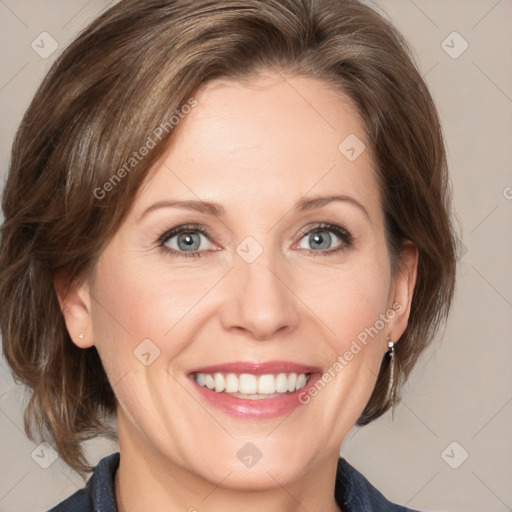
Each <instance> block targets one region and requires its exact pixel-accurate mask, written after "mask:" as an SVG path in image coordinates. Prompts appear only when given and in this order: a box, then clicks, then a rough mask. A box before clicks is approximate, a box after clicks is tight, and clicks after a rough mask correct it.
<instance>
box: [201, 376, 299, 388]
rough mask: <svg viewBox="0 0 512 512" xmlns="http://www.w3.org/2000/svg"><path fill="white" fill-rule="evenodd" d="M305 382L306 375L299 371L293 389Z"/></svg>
mask: <svg viewBox="0 0 512 512" xmlns="http://www.w3.org/2000/svg"><path fill="white" fill-rule="evenodd" d="M306 382H307V380H306V376H305V375H304V374H303V373H301V374H300V375H298V376H297V384H295V389H301V388H303V387H304V386H305V385H306ZM206 385H208V384H206Z"/></svg>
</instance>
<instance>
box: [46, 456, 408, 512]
mask: <svg viewBox="0 0 512 512" xmlns="http://www.w3.org/2000/svg"><path fill="white" fill-rule="evenodd" d="M118 466H119V452H115V453H112V454H111V455H108V456H107V457H104V458H103V459H101V460H100V461H99V463H98V465H97V466H96V468H95V469H94V471H93V474H92V476H91V478H89V480H88V481H87V484H86V486H85V487H84V488H83V489H80V490H79V491H77V492H75V494H73V495H72V496H70V497H69V498H68V499H66V500H64V501H63V502H62V503H59V504H58V505H57V506H55V507H53V508H52V509H51V510H50V511H49V512H117V507H116V499H115V490H114V478H115V476H116V471H117V467H118ZM334 497H335V499H336V503H337V504H338V505H339V506H340V508H341V510H343V512H417V511H414V510H412V509H410V508H406V507H401V506H400V505H394V504H393V503H390V502H389V501H388V500H387V499H386V498H385V497H384V496H383V495H382V494H381V493H380V492H379V491H378V490H377V489H375V487H373V486H372V485H371V484H370V482H368V480H366V478H365V477H364V476H363V475H362V474H361V473H359V471H357V470H356V469H354V468H353V467H352V466H351V465H350V464H349V463H348V462H347V461H346V460H345V459H343V458H340V459H339V460H338V469H337V473H336V486H335V490H334Z"/></svg>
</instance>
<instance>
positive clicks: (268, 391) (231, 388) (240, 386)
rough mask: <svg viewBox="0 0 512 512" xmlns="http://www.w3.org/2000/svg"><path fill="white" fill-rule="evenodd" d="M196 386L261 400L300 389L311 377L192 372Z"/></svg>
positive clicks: (306, 375)
mask: <svg viewBox="0 0 512 512" xmlns="http://www.w3.org/2000/svg"><path fill="white" fill-rule="evenodd" d="M191 377H192V379H193V380H194V381H195V382H196V384H197V385H198V386H201V387H204V388H207V389H209V390H211V391H213V392H215V393H221V394H224V395H226V394H227V395H230V396H232V397H234V398H242V399H248V400H263V399H268V398H276V397H281V396H285V395H289V394H291V393H295V392H297V391H300V390H301V389H302V388H304V387H305V386H306V384H307V383H308V382H309V380H310V378H311V373H295V372H290V373H277V374H272V373H268V374H258V375H256V374H252V373H222V372H215V373H199V372H196V373H192V374H191Z"/></svg>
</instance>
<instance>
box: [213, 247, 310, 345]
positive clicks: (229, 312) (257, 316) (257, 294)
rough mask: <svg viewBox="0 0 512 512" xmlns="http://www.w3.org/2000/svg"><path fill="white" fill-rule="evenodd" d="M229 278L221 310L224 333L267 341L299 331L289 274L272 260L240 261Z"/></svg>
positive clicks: (264, 258) (263, 257) (261, 258)
mask: <svg viewBox="0 0 512 512" xmlns="http://www.w3.org/2000/svg"><path fill="white" fill-rule="evenodd" d="M264 254H265V253H264ZM226 277H227V278H228V279H227V282H225V283H224V293H225V295H224V300H223V304H222V306H221V308H220V318H221V323H222V326H223V327H224V329H226V330H228V331H232V332H237V331H238V332H239V333H245V335H247V336H250V337H251V338H253V339H255V340H258V341H264V340H268V339H270V338H272V337H275V336H276V335H278V334H281V335H282V334H284V333H290V332H292V331H293V330H295V329H296V328H297V325H298V323H299V319H300V315H299V312H298V309H297V297H296V296H295V295H294V293H293V291H292V289H291V288H290V287H289V284H288V281H289V279H287V272H285V270H284V269H283V268H281V269H279V268H278V267H277V266H276V264H275V262H272V261H271V259H270V258H268V257H265V256H264V255H262V256H260V257H259V258H258V259H257V260H256V261H255V262H253V263H247V262H245V261H244V260H242V259H238V261H236V263H235V268H234V269H233V270H232V271H231V272H229V274H228V276H226Z"/></svg>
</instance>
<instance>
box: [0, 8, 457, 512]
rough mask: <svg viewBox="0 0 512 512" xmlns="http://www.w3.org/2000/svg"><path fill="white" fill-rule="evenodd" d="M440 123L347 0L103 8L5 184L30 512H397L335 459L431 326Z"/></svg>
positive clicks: (5, 252) (449, 253)
mask: <svg viewBox="0 0 512 512" xmlns="http://www.w3.org/2000/svg"><path fill="white" fill-rule="evenodd" d="M449 201H450V197H449V193H448V177H447V171H446V160H445V152H444V146H443V140H442V136H441V130H440V126H439V121H438V117H437V114H436V110H435V107H434V105H433V102H432V99H431V97H430V95H429V92H428V90H427V88H426V85H425V83H424V82H423V80H422V78H421V76H420V75H419V73H418V71H417V70H416V68H415V66H414V64H413V63H412V61H411V59H410V57H409V54H408V51H407V47H406V44H405V42H404V41H403V40H402V38H401V37H400V35H399V34H398V33H397V32H396V30H395V29H394V28H392V27H391V26H390V25H389V24H388V23H387V22H386V21H385V20H384V19H383V18H382V17H380V16H379V15H378V14H377V13H375V12H374V11H373V10H371V9H370V8H368V7H366V6H364V5H362V4H361V3H360V2H359V1H357V0H320V1H316V2H310V1H306V0H271V1H265V2H263V1H260V0H237V1H234V0H233V1H231V0H229V1H222V2H221V1H213V0H209V1H197V2H186V1H182V0H178V1H162V0H158V1H157V0H150V1H147V0H144V1H143V0H125V1H121V2H120V3H118V4H117V5H115V6H114V7H112V8H111V9H110V10H109V11H107V12H106V13H105V14H103V15H102V16H101V17H100V18H99V19H98V20H96V21H94V22H93V23H92V24H91V25H90V26H89V27H88V28H87V29H86V30H85V31H84V32H83V33H82V34H81V35H80V36H79V37H78V39H77V40H76V41H75V42H73V43H72V44H71V45H70V46H69V47H68V48H67V49H66V50H65V51H64V53H63V55H62V56H61V57H60V58H59V59H58V60H57V62H56V63H55V65H54V66H53V67H52V69H51V70H50V72H49V74H48V76H47V77H46V79H45V80H44V82H43V84H42V85H41V87H40V89H39V91H38V92H37V94H36V96H35V98H34V100H33V102H32V104H31V106H30V107H29V109H28V111H27V113H26V115H25V117H24V119H23V121H22V123H21V126H20V129H19V132H18V134H17V137H16V140H15V143H14V146H13V152H12V161H11V168H10V171H9V176H8V180H7V183H6V187H5V191H4V196H3V212H4V216H5V223H4V225H3V228H2V242H1V250H0V265H1V279H0V283H1V284H0V298H1V301H2V309H1V313H0V323H1V328H2V334H3V340H4V341H3V343H4V353H5V356H6V358H7V361H8V363H9V364H10V366H11V368H12V370H13V372H14V374H15V375H16V376H17V377H18V378H19V379H20V380H21V381H22V382H24V383H25V384H26V385H27V386H28V387H30V388H31V389H32V390H33V394H32V398H31V401H30V404H29V406H28V408H27V411H26V417H25V419H26V429H27V432H28V433H30V432H33V431H31V427H35V430H36V431H38V432H39V433H47V434H48V436H49V438H50V439H51V440H52V442H53V443H54V446H55V448H56V449H57V451H58V453H59V455H60V456H61V457H62V459H63V460H64V461H65V462H67V463H68V464H69V465H70V467H72V468H73V469H75V470H77V471H79V472H81V473H82V474H85V472H86V471H88V470H90V469H92V468H89V466H88V465H87V461H86V460H85V457H84V454H83V452H82V450H81V442H82V441H83V440H85V439H87V438H91V437H94V436H97V435H100V434H110V435H112V434H114V432H113V430H114V429H113V427H112V426H111V425H112V422H111V420H114V419H115V420H116V422H117V428H116V429H115V430H116V432H115V435H118V438H119V446H120V452H119V453H115V454H112V455H110V456H109V457H106V458H104V459H103V460H102V461H100V463H99V464H98V466H97V467H96V469H95V470H94V473H93V476H92V478H91V479H90V480H89V482H88V484H87V488H86V489H84V490H81V491H78V492H77V493H76V494H75V495H73V496H71V497H70V498H69V499H68V500H66V501H64V502H63V503H61V504H60V505H58V506H57V507H55V508H54V509H53V510H56V511H67V510H76V511H82V510H102V511H116V510H117V511H121V512H130V511H134V510H137V511H139V510H151V511H158V510H189V511H193V510H199V511H200V510H209V511H215V510H221V509H222V510H224V511H226V510H231V509H233V510H234V509H235V508H236V509H238V510H240V509H243V510H246V511H251V510H262V509H264V510H268V511H273V510H276V511H277V510H279V511H282V510H290V511H291V510H299V509H301V510H304V509H305V510H310V511H316V510H318V511H320V510H322V511H331V510H332V511H334V510H341V511H343V512H346V511H356V510H357V511H363V510H364V511H367V510H368V511H369V510H379V511H386V510H390V511H391V510H393V511H395V510H396V511H399V510H409V509H406V508H404V507H400V506H398V505H393V504H391V503H390V502H389V501H387V500H386V499H385V498H384V496H383V495H382V494H380V493H379V492H378V491H377V490H376V489H375V488H373V487H372V486H371V484H370V483H369V482H368V481H367V480H366V479H365V478H364V477H363V476H362V475H361V474H360V473H358V472H357V471H356V470H355V469H354V468H352V467H351V466H350V465H349V464H348V463H347V462H346V461H345V460H343V459H340V458H339V448H340V445H341V443H342V441H343V439H344V437H345V436H346V434H347V432H348V431H349V430H350V428H351V427H352V426H353V425H354V424H356V423H357V424H359V425H364V424H367V423H369V422H370V421H372V420H374V419H376V418H377V417H379V416H380V415H382V414H383V413H384V412H386V411H387V410H388V409H389V408H390V407H391V406H392V405H394V404H396V403H397V402H398V400H399V390H400V386H401V384H402V383H403V382H404V381H405V380H406V378H407V376H408V375H409V373H410V371H411V370H412V368H413V366H414V364H415V362H416V361H417V359H418V357H419V356H420V354H421V353H422V351H423V350H424V349H425V348H426V347H427V346H428V344H429V343H430V342H431V340H432V339H433V337H434V335H435V333H436V331H437V329H438V327H439V326H440V324H441V322H442V321H443V320H444V319H445V317H446V315H447V313H448V311H449V307H450V302H451V299H452V295H453V288H454V274H455V255H454V237H453V234H452V228H451V223H450V212H449V210H450V205H449Z"/></svg>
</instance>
